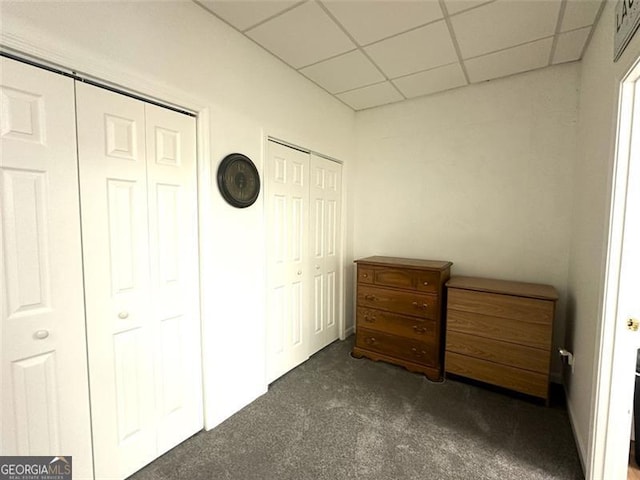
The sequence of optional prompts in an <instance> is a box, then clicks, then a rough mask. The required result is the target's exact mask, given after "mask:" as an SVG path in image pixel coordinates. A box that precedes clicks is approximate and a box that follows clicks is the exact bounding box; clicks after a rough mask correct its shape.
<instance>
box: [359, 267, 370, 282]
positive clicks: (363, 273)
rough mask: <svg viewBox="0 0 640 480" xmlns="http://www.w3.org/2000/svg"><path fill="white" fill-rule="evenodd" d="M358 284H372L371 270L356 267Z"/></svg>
mask: <svg viewBox="0 0 640 480" xmlns="http://www.w3.org/2000/svg"><path fill="white" fill-rule="evenodd" d="M358 283H373V268H370V267H361V266H358Z"/></svg>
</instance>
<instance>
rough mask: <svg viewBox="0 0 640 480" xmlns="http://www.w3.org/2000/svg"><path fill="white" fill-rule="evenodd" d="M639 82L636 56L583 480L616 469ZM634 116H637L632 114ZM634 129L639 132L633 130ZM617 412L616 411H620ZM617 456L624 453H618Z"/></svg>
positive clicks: (622, 125)
mask: <svg viewBox="0 0 640 480" xmlns="http://www.w3.org/2000/svg"><path fill="white" fill-rule="evenodd" d="M639 78H640V57H639V58H637V59H636V60H635V61H634V62H633V63H632V64H631V66H630V67H629V70H628V71H627V73H626V74H625V75H624V77H623V78H622V80H621V81H620V84H619V85H620V88H619V89H618V99H617V100H618V101H617V105H618V115H617V121H616V123H615V125H614V128H616V133H615V137H614V138H615V139H616V141H615V145H614V154H613V158H614V166H613V170H612V178H611V182H610V185H611V191H610V198H611V206H610V213H609V228H608V238H607V242H606V245H607V247H606V261H605V274H604V285H603V289H602V291H603V298H602V302H601V310H600V312H601V314H600V315H601V319H602V321H601V323H600V330H599V338H598V343H597V344H596V347H597V352H596V353H597V357H596V358H597V362H598V363H597V368H595V369H594V387H593V394H592V398H593V399H594V402H593V404H592V410H591V424H590V430H591V432H592V435H591V439H590V440H591V441H590V445H589V447H590V450H589V464H588V470H587V472H586V473H587V475H586V478H587V479H588V480H597V479H600V478H605V476H606V475H607V472H610V469H612V468H614V469H615V466H614V465H613V463H612V462H614V460H613V457H612V456H611V455H614V452H611V450H612V449H611V447H610V445H613V443H614V438H612V435H611V430H610V427H614V425H611V423H612V420H611V415H612V413H616V411H615V410H612V407H617V406H618V405H614V404H612V397H613V394H612V381H613V377H614V370H613V367H614V345H615V342H616V330H617V326H618V322H619V320H618V318H617V317H618V304H619V291H620V288H621V283H620V273H621V268H622V253H623V239H624V225H625V212H626V207H627V182H628V177H629V166H630V162H631V150H630V148H631V145H630V139H631V126H632V116H633V114H634V112H633V103H634V100H633V97H634V90H636V89H637V88H638V87H637V85H638V84H637V81H638V79H639ZM637 114H638V112H636V115H637ZM636 128H637V127H636ZM618 413H619V412H618ZM618 453H619V454H621V453H624V454H625V455H626V453H625V452H618Z"/></svg>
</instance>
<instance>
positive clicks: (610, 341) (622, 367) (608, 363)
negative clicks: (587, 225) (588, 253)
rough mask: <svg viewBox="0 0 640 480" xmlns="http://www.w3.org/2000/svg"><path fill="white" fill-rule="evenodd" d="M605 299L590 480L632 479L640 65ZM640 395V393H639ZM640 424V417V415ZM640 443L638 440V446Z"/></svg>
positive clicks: (626, 129) (619, 153) (622, 127)
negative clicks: (631, 324)
mask: <svg viewBox="0 0 640 480" xmlns="http://www.w3.org/2000/svg"><path fill="white" fill-rule="evenodd" d="M621 90H622V92H621V96H620V111H619V117H618V118H619V123H618V138H617V149H616V166H615V177H614V183H613V189H612V193H613V199H612V210H611V222H610V227H609V245H608V258H607V278H606V289H605V298H604V318H603V329H602V332H603V333H602V340H601V342H602V354H601V355H600V359H599V362H600V364H599V372H598V390H597V398H596V402H595V405H594V410H593V411H594V435H593V444H592V453H591V459H590V465H588V466H587V468H588V471H587V478H593V479H596V478H607V479H608V478H626V476H627V468H628V462H629V432H630V429H631V419H632V414H633V413H634V412H633V394H634V386H635V375H634V373H635V368H636V358H637V357H636V354H637V350H638V348H640V331H634V330H632V329H630V328H629V327H628V324H627V322H628V321H629V320H635V321H640V296H639V295H638V287H639V285H640V284H639V282H638V271H639V270H640V63H636V65H635V68H633V70H632V71H631V72H630V73H629V75H628V77H627V78H626V79H625V80H624V81H623V82H622V85H621ZM638 394H640V392H638ZM635 421H636V422H638V421H640V412H635ZM637 441H640V439H638V438H636V442H637Z"/></svg>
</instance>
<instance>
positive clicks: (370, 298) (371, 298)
mask: <svg viewBox="0 0 640 480" xmlns="http://www.w3.org/2000/svg"><path fill="white" fill-rule="evenodd" d="M364 299H365V300H370V301H374V300H375V299H376V296H375V295H365V296H364Z"/></svg>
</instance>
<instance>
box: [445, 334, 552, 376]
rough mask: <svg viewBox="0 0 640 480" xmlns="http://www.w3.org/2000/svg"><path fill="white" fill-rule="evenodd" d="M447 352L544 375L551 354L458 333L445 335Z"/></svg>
mask: <svg viewBox="0 0 640 480" xmlns="http://www.w3.org/2000/svg"><path fill="white" fill-rule="evenodd" d="M446 348H447V351H448V352H455V353H459V354H461V355H466V356H468V357H475V358H480V359H482V360H487V361H490V362H495V363H501V364H504V365H510V366H512V367H517V368H523V369H525V370H531V371H533V372H538V373H541V374H544V375H546V374H547V372H548V371H549V361H550V358H551V352H550V351H549V350H548V349H547V350H541V349H538V348H531V347H525V346H522V345H515V344H513V343H506V342H500V341H498V340H492V339H489V338H483V337H478V336H474V335H467V334H464V333H458V332H451V331H450V332H449V333H448V334H447V347H446Z"/></svg>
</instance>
